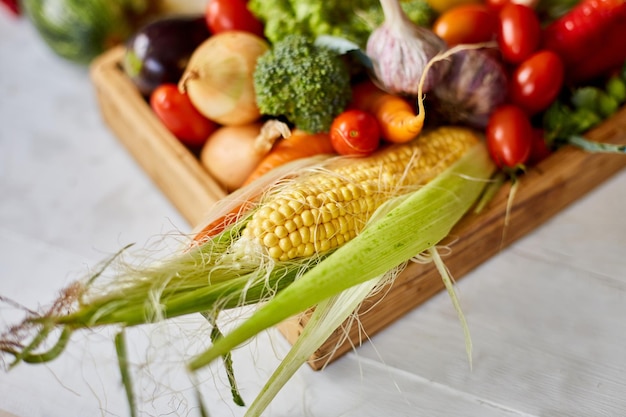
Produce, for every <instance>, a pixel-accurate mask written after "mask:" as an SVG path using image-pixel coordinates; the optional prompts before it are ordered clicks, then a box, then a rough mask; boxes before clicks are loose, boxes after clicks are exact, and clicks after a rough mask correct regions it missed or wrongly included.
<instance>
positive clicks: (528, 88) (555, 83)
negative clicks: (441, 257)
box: [510, 50, 565, 115]
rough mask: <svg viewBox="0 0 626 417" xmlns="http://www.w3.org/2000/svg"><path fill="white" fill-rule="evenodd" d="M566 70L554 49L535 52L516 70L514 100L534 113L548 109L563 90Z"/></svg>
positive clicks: (513, 87)
mask: <svg viewBox="0 0 626 417" xmlns="http://www.w3.org/2000/svg"><path fill="white" fill-rule="evenodd" d="M564 71H565V70H564V68H563V62H562V61H561V58H559V56H558V55H557V54H555V53H554V52H552V51H548V50H543V51H539V52H536V53H534V54H533V55H531V56H530V58H528V59H526V60H525V61H523V62H522V63H521V64H520V65H519V66H518V67H517V68H516V69H515V71H514V72H513V75H512V77H511V81H510V95H511V101H512V102H513V103H515V104H517V105H518V106H520V107H521V108H523V109H524V110H526V112H528V114H531V115H532V114H535V113H537V112H540V111H541V110H545V109H546V108H548V106H549V105H550V104H552V102H553V101H554V100H555V99H556V96H557V95H558V94H559V92H560V91H561V87H562V86H563V77H564Z"/></svg>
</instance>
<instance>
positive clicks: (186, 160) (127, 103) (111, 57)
mask: <svg viewBox="0 0 626 417" xmlns="http://www.w3.org/2000/svg"><path fill="white" fill-rule="evenodd" d="M121 53H123V50H118V49H116V50H112V51H111V52H110V53H109V54H107V55H105V56H103V57H102V58H101V59H100V60H99V61H96V62H94V64H93V66H92V70H91V77H92V80H93V83H94V85H95V87H96V92H97V96H98V100H99V105H100V108H101V112H102V115H103V117H104V119H105V121H106V123H107V124H108V125H109V127H110V128H111V130H113V132H114V133H115V135H116V136H117V137H118V138H119V139H120V141H121V142H122V143H123V144H124V146H125V147H126V148H127V149H128V150H129V152H130V153H131V154H132V155H133V156H134V158H135V160H136V161H137V162H138V163H139V164H140V165H141V167H142V168H143V169H144V171H146V173H147V174H148V175H149V176H150V178H152V180H153V181H154V182H155V183H156V184H157V186H158V187H159V188H160V189H161V191H162V192H163V193H164V194H165V195H166V196H167V197H168V199H169V200H170V201H171V202H172V203H173V204H174V205H175V207H176V208H177V210H178V211H180V212H181V214H182V215H183V216H184V217H185V219H186V220H187V221H188V222H189V223H190V224H191V225H193V226H195V225H197V224H198V223H200V222H201V221H202V220H203V219H204V215H205V213H206V212H207V210H208V209H209V208H210V207H211V206H212V205H213V204H214V203H215V202H216V201H217V200H219V199H221V198H223V197H225V196H226V193H225V191H224V190H223V189H222V188H221V187H220V186H219V185H217V183H216V182H215V181H214V180H213V179H212V178H211V177H210V176H209V174H208V173H207V172H206V170H205V169H204V168H203V167H202V166H201V164H200V163H199V161H198V159H197V158H196V156H195V155H193V154H192V153H191V152H190V151H189V150H188V149H187V148H186V147H185V146H184V145H183V144H182V143H181V142H179V141H178V140H177V139H176V138H175V137H174V136H173V135H172V134H171V133H170V132H169V131H168V130H167V129H166V128H165V127H164V126H163V124H162V123H161V122H160V121H159V120H158V118H157V117H156V116H155V115H154V114H153V113H152V110H151V109H150V107H149V106H148V105H147V103H146V101H145V100H144V98H143V97H142V96H141V94H139V92H138V91H137V90H136V89H135V88H134V86H133V85H132V83H131V82H130V80H129V79H128V78H127V77H126V76H125V74H124V73H123V71H122V70H121V69H120V67H119V65H118V63H119V60H120V58H121Z"/></svg>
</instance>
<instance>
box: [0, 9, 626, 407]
mask: <svg viewBox="0 0 626 417" xmlns="http://www.w3.org/2000/svg"><path fill="white" fill-rule="evenodd" d="M429 1H430V3H426V2H421V1H407V2H398V1H395V0H381V1H380V3H374V2H372V1H370V0H361V1H358V2H354V3H353V4H352V5H351V6H348V5H347V3H346V2H343V3H342V2H338V1H331V2H322V1H321V0H318V1H307V2H301V1H297V0H288V1H280V2H279V1H268V2H262V1H255V0H251V1H250V2H249V3H246V2H245V1H243V0H238V1H235V0H211V1H210V2H209V3H207V9H206V14H205V15H204V16H200V17H193V18H190V17H180V16H176V17H167V18H163V19H160V20H158V21H155V22H153V23H150V24H149V25H147V26H145V27H143V28H142V29H141V30H139V31H138V32H137V33H135V34H134V35H133V36H132V37H131V38H130V39H129V40H128V42H127V50H126V55H125V58H124V61H123V68H124V70H125V71H126V73H127V74H128V76H129V78H130V79H131V80H132V81H133V82H134V83H135V85H136V86H137V89H138V91H140V92H141V93H142V94H143V95H144V97H145V98H146V101H147V103H149V105H150V106H151V108H152V109H153V111H154V113H155V115H156V116H157V118H158V119H159V120H160V121H161V122H162V123H163V125H164V126H165V127H166V128H167V129H169V131H171V132H172V134H173V135H174V136H176V137H177V138H178V139H179V140H180V141H181V142H182V143H184V144H185V145H187V146H188V147H189V148H190V150H191V151H193V152H196V154H197V155H198V157H199V158H200V160H201V162H202V163H203V165H204V166H205V167H206V168H207V170H208V171H209V172H210V173H211V175H212V176H213V177H214V178H215V179H216V180H217V181H218V182H220V183H221V184H222V186H223V187H224V188H225V189H226V190H227V191H229V192H231V194H230V196H229V197H228V198H226V199H225V200H223V201H221V202H220V203H219V204H218V205H216V206H215V207H214V208H213V211H212V213H211V215H210V217H209V218H208V220H207V221H206V223H205V224H203V225H200V227H199V228H198V230H197V231H195V232H194V234H193V235H192V236H191V238H190V239H189V241H188V242H185V245H184V247H183V248H181V250H180V251H176V252H175V253H173V254H172V256H170V257H167V258H165V259H162V260H160V261H159V262H158V263H155V264H154V265H149V266H145V265H144V266H133V265H132V264H128V263H126V262H124V261H122V258H121V257H120V256H116V257H114V259H112V260H111V261H110V262H109V263H107V264H106V265H105V267H106V268H104V269H103V270H102V271H100V272H98V273H97V274H95V275H94V276H93V277H90V278H89V279H86V280H84V281H80V282H77V283H75V284H73V285H72V286H70V287H69V288H68V289H66V290H65V291H64V292H63V293H62V295H61V297H60V298H59V299H58V300H56V302H55V303H54V304H53V306H52V307H51V308H50V309H48V310H46V311H43V312H39V313H36V312H33V311H30V310H28V311H27V312H26V318H25V319H24V321H23V322H22V323H21V324H18V325H17V326H15V327H13V328H11V329H8V330H7V331H6V332H5V333H4V334H3V335H2V336H0V352H3V353H4V354H5V355H6V356H7V357H10V358H11V359H12V361H11V363H10V366H15V365H16V364H18V363H21V362H27V363H39V362H46V361H49V360H52V359H54V358H55V357H57V356H58V355H59V354H61V352H62V351H63V350H64V348H65V346H66V344H67V343H68V341H69V340H70V337H71V335H72V334H73V333H75V332H77V331H80V330H82V329H86V328H95V327H99V326H114V327H115V328H116V329H118V333H117V336H116V338H115V343H116V348H117V352H118V355H119V358H120V361H119V362H120V372H121V374H122V381H123V384H124V388H125V389H126V391H127V393H128V396H129V398H130V399H132V398H133V392H134V388H133V385H132V378H131V376H130V374H129V369H128V366H127V361H126V358H125V336H124V335H125V329H126V328H127V327H131V326H139V325H149V324H151V323H154V322H157V321H162V320H166V319H168V318H172V317H178V316H182V315H187V314H192V313H201V314H203V315H204V316H205V317H206V319H207V320H209V322H210V323H211V324H212V325H213V328H214V331H213V332H212V334H211V338H212V342H213V344H212V345H211V346H210V347H209V348H208V349H207V350H206V351H204V352H197V353H196V354H195V355H194V357H193V358H192V359H191V360H190V361H189V362H188V363H187V369H188V370H189V371H190V372H195V371H197V370H199V369H201V368H203V367H204V366H206V365H208V364H210V363H211V362H213V361H214V360H216V359H220V358H221V359H222V360H223V361H224V364H225V368H226V370H227V372H228V380H229V382H230V383H231V386H232V392H233V399H234V401H235V402H236V403H237V404H240V405H243V403H244V401H243V399H242V398H241V396H240V394H239V392H238V389H237V385H236V382H235V378H234V373H233V369H232V366H233V364H232V361H231V358H230V352H231V350H232V349H234V348H236V347H237V346H239V345H240V344H242V343H244V342H246V341H247V340H249V339H250V338H252V337H254V336H255V335H256V334H258V333H259V332H260V331H262V330H264V329H266V328H268V327H270V326H272V325H275V324H277V323H279V322H280V321H282V320H284V319H286V318H288V317H290V316H292V315H295V314H297V313H301V312H304V311H308V310H309V309H311V308H312V307H314V311H313V313H312V316H311V319H310V320H309V324H308V325H307V327H306V328H305V329H304V332H303V333H302V335H301V337H300V338H299V340H298V342H297V343H296V344H295V345H294V346H293V349H292V350H291V351H290V353H289V355H288V357H287V358H285V360H284V362H283V363H282V364H281V366H280V367H279V368H278V369H277V370H276V373H275V374H274V375H273V376H272V377H271V379H270V381H268V384H267V386H266V387H265V388H264V389H263V390H262V392H261V393H260V394H259V396H258V397H257V398H256V399H255V400H254V402H253V403H252V405H251V406H250V407H249V409H248V415H251V416H256V415H260V413H261V412H263V410H264V409H265V407H266V406H267V405H268V403H269V402H270V401H271V399H272V398H273V397H274V395H275V394H276V393H277V391H278V390H279V389H280V388H281V387H282V386H283V385H284V384H285V383H286V382H287V381H288V380H289V378H290V377H291V375H293V373H294V372H295V370H296V369H297V368H298V367H299V366H300V365H302V364H303V363H304V362H305V361H306V359H307V358H308V357H309V356H310V355H311V354H312V353H313V352H314V351H315V350H316V349H317V348H318V347H319V346H320V345H321V344H322V343H323V342H324V341H325V340H326V339H327V338H328V337H329V335H330V334H331V333H332V332H333V331H335V330H336V329H337V327H338V326H340V325H341V323H343V322H344V321H345V320H346V319H347V318H348V317H350V315H351V314H353V312H354V311H355V309H356V308H357V307H358V306H359V304H360V303H361V302H362V301H363V300H364V299H365V298H367V297H368V296H369V295H370V294H371V293H372V291H375V290H376V289H377V288H378V287H380V286H381V285H385V283H387V282H388V281H389V280H392V279H393V278H394V277H395V275H396V274H397V273H399V272H400V271H402V269H403V268H404V266H406V264H407V263H408V262H410V261H411V259H413V258H414V257H416V256H418V255H420V256H423V255H427V257H428V259H430V260H432V262H434V263H435V265H436V267H437V269H438V270H439V272H440V273H441V276H442V279H443V281H444V283H445V285H446V287H447V289H448V292H449V293H450V295H451V298H452V301H453V304H454V307H455V308H456V310H457V312H458V314H459V318H460V320H461V321H462V323H463V324H464V321H463V315H462V313H461V311H460V307H459V306H458V303H457V301H456V297H455V295H454V288H453V286H452V280H451V278H450V277H449V276H448V273H447V270H446V268H445V265H443V263H442V261H441V258H440V257H439V255H438V252H437V246H436V245H437V244H438V243H439V242H441V241H442V239H444V238H445V237H446V236H448V234H449V233H450V230H451V229H452V228H453V227H454V226H455V225H456V224H457V222H458V221H459V220H460V219H461V218H462V217H463V216H464V215H465V214H466V213H467V212H468V210H470V209H471V208H472V207H474V206H475V204H476V203H477V202H479V201H480V202H481V203H483V201H481V198H483V197H484V196H485V195H487V194H489V193H486V192H485V189H486V188H487V184H490V183H495V180H494V178H495V175H501V174H502V173H505V174H507V175H511V176H516V175H523V170H524V169H525V168H526V167H527V166H529V165H532V164H535V163H537V162H539V161H541V159H542V158H545V157H546V156H547V155H549V153H550V152H551V151H553V150H554V149H556V148H557V147H559V146H562V145H574V146H578V147H580V148H583V149H584V150H586V151H593V152H596V151H600V152H620V153H623V152H625V149H624V147H623V146H622V147H620V146H615V145H611V144H602V143H596V142H590V141H588V140H586V139H584V138H583V137H582V135H583V134H584V132H585V131H587V130H588V129H589V128H591V127H593V126H595V125H597V124H598V123H601V122H602V121H603V120H605V119H606V118H607V117H609V116H610V115H611V114H613V113H614V112H615V111H616V110H617V109H618V108H619V107H620V106H621V105H623V103H624V102H625V101H626V66H624V61H626V48H624V47H623V40H624V39H626V25H624V23H626V3H624V2H623V0H622V1H619V0H581V1H580V2H578V3H574V4H571V5H569V6H568V7H563V4H562V3H559V5H558V6H560V7H555V5H554V4H550V3H549V2H548V1H547V0H546V1H544V2H539V4H537V5H536V9H534V8H532V7H531V6H529V5H527V4H519V3H517V2H510V1H502V0H489V1H488V2H487V3H482V2H480V1H478V0H475V1H472V0H470V1H464V0H462V1H453V0H437V1H435V0H429ZM350 7H352V8H350ZM573 45H589V48H590V49H588V50H586V53H587V55H586V57H585V56H583V55H582V54H581V53H579V52H580V51H578V50H576V48H574V47H573ZM606 45H610V46H611V48H612V49H611V53H606V51H605V48H604V47H605V46H606ZM592 46H596V47H595V48H593V47H592ZM106 273H108V274H110V276H109V275H106ZM250 304H259V305H261V304H262V306H261V307H259V309H258V310H257V311H256V312H255V313H253V315H252V316H251V317H250V318H249V319H247V320H246V321H244V322H243V323H242V324H241V325H240V326H239V327H237V328H235V329H234V330H233V331H232V332H230V333H228V334H226V335H223V334H221V332H220V329H219V327H218V317H219V315H220V312H222V311H223V310H227V309H233V308H237V307H241V306H243V305H250ZM464 327H465V329H466V330H467V328H466V326H464ZM466 336H467V338H466V340H467V350H468V354H470V359H471V344H470V341H469V335H468V334H466ZM130 403H131V412H132V413H135V412H136V410H135V408H134V406H133V402H132V401H130ZM200 407H201V409H202V410H203V412H205V410H204V405H202V404H200ZM205 414H206V412H205Z"/></svg>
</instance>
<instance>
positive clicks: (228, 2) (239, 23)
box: [205, 0, 264, 37]
mask: <svg viewBox="0 0 626 417" xmlns="http://www.w3.org/2000/svg"><path fill="white" fill-rule="evenodd" d="M247 3H248V2H247V1H245V0H211V1H209V2H208V3H207V6H206V10H205V17H206V22H207V26H208V27H209V30H210V31H211V33H220V32H226V31H229V30H242V31H245V32H250V33H254V34H255V35H258V36H260V37H263V36H264V35H263V24H262V23H261V21H259V20H258V19H257V18H256V16H254V15H253V14H252V12H251V11H250V10H249V9H248V4H247Z"/></svg>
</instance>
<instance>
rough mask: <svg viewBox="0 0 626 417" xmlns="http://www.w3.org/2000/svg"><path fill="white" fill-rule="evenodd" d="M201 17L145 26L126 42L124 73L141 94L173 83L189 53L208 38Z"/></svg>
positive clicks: (161, 19) (161, 20)
mask: <svg viewBox="0 0 626 417" xmlns="http://www.w3.org/2000/svg"><path fill="white" fill-rule="evenodd" d="M210 35H211V34H210V32H209V29H208V28H207V25H206V20H205V18H204V16H171V17H164V18H160V19H158V20H155V21H153V22H150V23H148V24H147V25H145V26H144V27H142V28H141V29H139V30H138V31H137V32H136V33H135V34H134V35H133V36H132V37H130V38H129V39H128V40H127V42H126V53H125V54H124V59H123V61H122V67H123V68H124V72H125V73H126V74H127V75H128V76H129V77H130V79H131V80H132V82H133V83H134V84H135V85H136V86H137V88H138V89H139V91H140V92H141V94H143V95H144V96H146V97H147V96H149V95H150V94H151V93H152V91H154V89H155V88H156V87H158V86H159V85H161V84H164V83H177V82H178V80H179V78H180V77H181V76H182V74H183V71H184V70H185V66H186V65H187V62H188V61H189V57H190V56H191V54H192V53H193V51H194V50H195V49H196V47H198V45H200V44H201V43H202V42H204V41H205V40H206V39H208V37H209V36H210Z"/></svg>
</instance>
